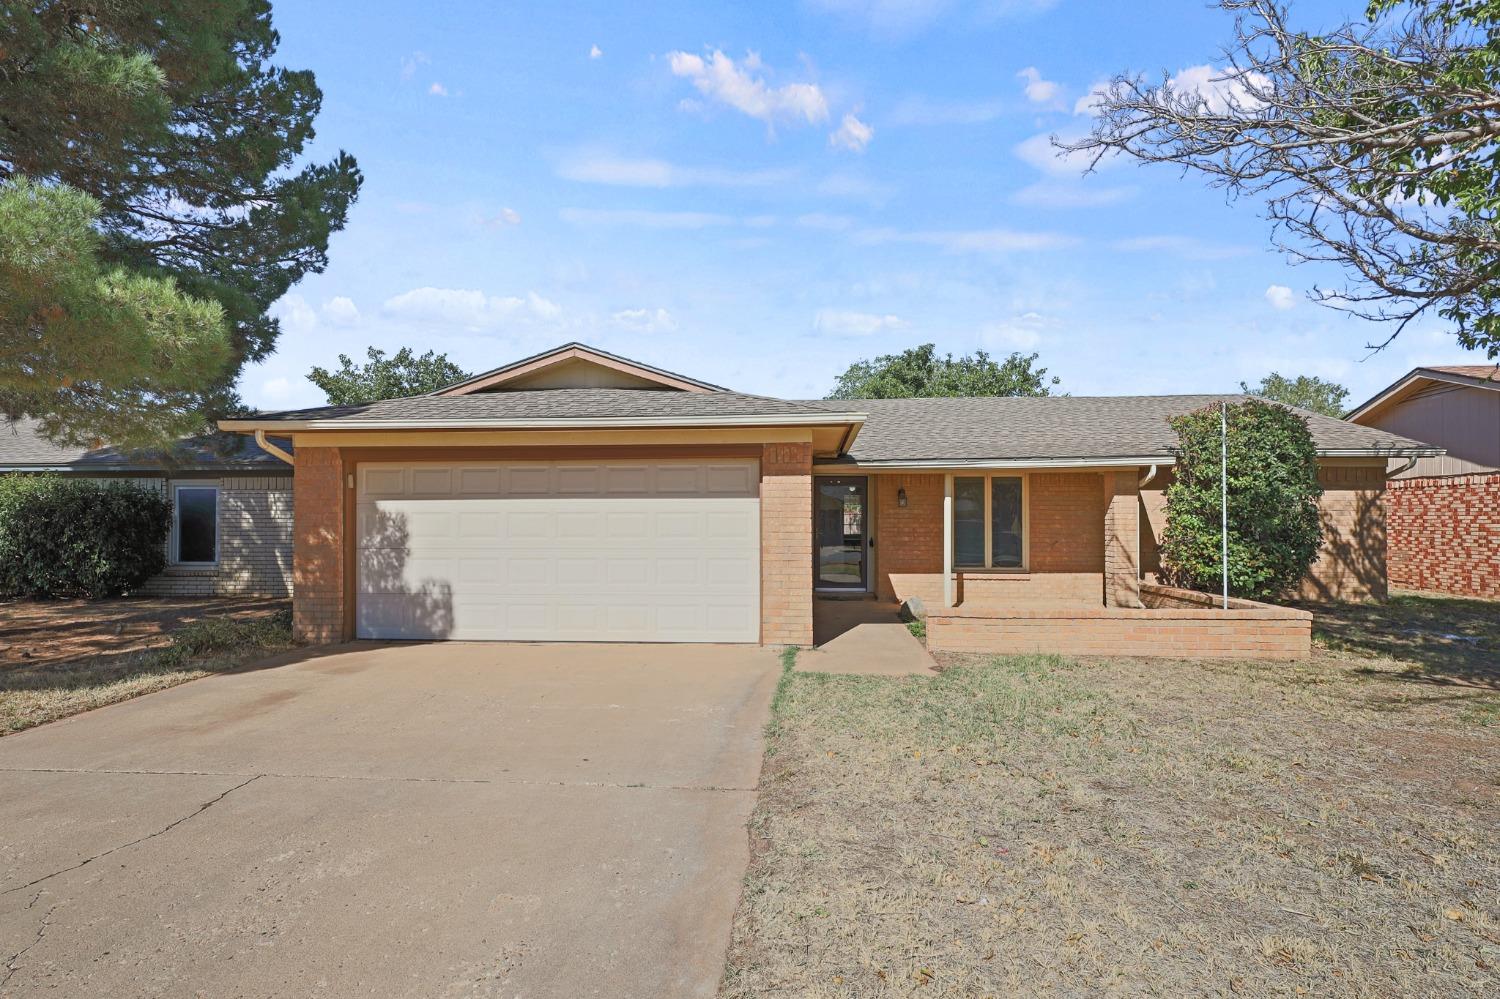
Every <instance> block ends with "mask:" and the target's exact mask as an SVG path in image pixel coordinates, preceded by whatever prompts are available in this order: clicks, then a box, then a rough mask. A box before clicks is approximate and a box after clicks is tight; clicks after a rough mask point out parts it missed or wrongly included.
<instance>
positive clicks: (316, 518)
mask: <svg viewBox="0 0 1500 999" xmlns="http://www.w3.org/2000/svg"><path fill="white" fill-rule="evenodd" d="M296 458H297V466H296V468H297V472H296V475H295V476H294V477H293V478H292V520H293V531H294V534H293V548H292V632H293V634H295V635H296V637H297V639H298V640H299V641H303V642H309V643H312V644H314V645H327V644H330V643H333V642H341V641H343V640H344V568H345V567H344V530H345V525H344V482H343V479H344V474H343V471H344V463H343V459H342V458H341V457H340V455H339V449H338V448H333V447H306V446H304V447H299V448H297V453H296Z"/></svg>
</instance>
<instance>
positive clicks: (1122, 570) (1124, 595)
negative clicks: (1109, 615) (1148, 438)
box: [1104, 469, 1141, 607]
mask: <svg viewBox="0 0 1500 999" xmlns="http://www.w3.org/2000/svg"><path fill="white" fill-rule="evenodd" d="M1138 474H1139V473H1138V472H1137V471H1136V470H1135V469H1127V470H1125V471H1121V472H1105V473H1104V605H1105V606H1106V607H1139V606H1141V554H1140V553H1141V542H1140V537H1141V520H1140V517H1141V500H1140V491H1139V487H1138V485H1137V482H1138V479H1137V476H1138Z"/></svg>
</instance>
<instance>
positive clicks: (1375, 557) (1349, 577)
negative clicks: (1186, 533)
mask: <svg viewBox="0 0 1500 999" xmlns="http://www.w3.org/2000/svg"><path fill="white" fill-rule="evenodd" d="M1171 480H1172V473H1171V470H1170V469H1163V470H1162V471H1161V472H1160V473H1159V474H1158V475H1157V477H1156V479H1155V480H1153V481H1152V483H1151V485H1152V487H1153V488H1151V489H1147V490H1143V491H1142V492H1141V513H1142V516H1143V518H1144V520H1143V521H1142V524H1141V568H1142V571H1143V572H1144V573H1145V574H1146V577H1147V579H1155V578H1156V577H1157V574H1158V573H1159V572H1160V571H1161V557H1160V549H1159V545H1160V540H1161V535H1162V531H1163V530H1164V529H1165V528H1166V524H1167V501H1166V487H1167V485H1168V484H1169V483H1170V482H1171ZM1318 481H1319V482H1321V483H1322V485H1323V498H1322V500H1321V501H1320V503H1319V510H1320V512H1321V515H1322V523H1323V549H1322V551H1321V553H1320V554H1319V556H1318V561H1316V562H1314V563H1313V567H1312V569H1311V570H1310V571H1309V572H1308V574H1307V579H1306V581H1305V582H1304V583H1303V585H1302V587H1301V588H1300V590H1299V591H1298V594H1297V595H1298V596H1299V597H1300V598H1302V599H1305V600H1371V599H1376V600H1379V599H1384V597H1385V595H1386V584H1385V580H1386V569H1385V558H1386V556H1385V552H1386V527H1385V510H1384V496H1385V484H1386V483H1385V466H1384V465H1325V466H1323V467H1322V468H1321V469H1320V470H1319V472H1318Z"/></svg>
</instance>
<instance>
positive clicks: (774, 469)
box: [760, 444, 813, 645]
mask: <svg viewBox="0 0 1500 999" xmlns="http://www.w3.org/2000/svg"><path fill="white" fill-rule="evenodd" d="M812 511H813V507H812V445H811V444H767V445H765V446H764V448H763V449H762V453H761V462H760V640H761V642H762V643H764V644H766V645H811V644H812V642H813V618H812V602H813V578H812Z"/></svg>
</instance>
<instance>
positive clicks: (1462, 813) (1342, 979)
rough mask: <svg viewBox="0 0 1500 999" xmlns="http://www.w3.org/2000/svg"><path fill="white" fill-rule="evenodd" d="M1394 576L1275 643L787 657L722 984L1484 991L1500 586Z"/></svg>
mask: <svg viewBox="0 0 1500 999" xmlns="http://www.w3.org/2000/svg"><path fill="white" fill-rule="evenodd" d="M1409 599H1410V600H1412V601H1416V602H1415V603H1411V604H1409V606H1408V607H1407V608H1406V610H1405V611H1404V612H1402V611H1401V608H1400V606H1399V605H1397V607H1396V610H1395V611H1392V610H1391V609H1390V608H1389V605H1388V607H1387V609H1386V610H1385V611H1384V613H1385V614H1386V617H1385V618H1383V619H1382V620H1380V621H1378V622H1372V620H1371V617H1370V615H1369V612H1367V611H1364V610H1359V609H1352V610H1349V611H1348V613H1347V616H1340V614H1341V613H1342V612H1341V610H1340V609H1337V608H1335V609H1322V610H1321V611H1320V620H1319V637H1318V642H1317V645H1318V648H1317V652H1316V654H1315V655H1314V657H1313V658H1312V659H1311V660H1309V661H1308V662H1306V663H1297V664H1292V665H1290V666H1288V665H1267V664H1257V663H1198V662H1174V661H1160V660H1097V661H1070V660H1063V659H1059V658H1055V657H1017V658H1005V659H984V658H977V657H976V658H969V659H961V658H956V657H947V658H946V662H945V665H946V666H947V667H948V668H947V670H946V671H945V672H944V673H943V674H942V675H940V676H938V677H935V678H924V677H911V678H899V679H892V678H881V677H849V676H837V677H835V676H827V675H819V674H802V673H799V674H795V675H793V676H792V677H790V679H789V680H788V681H787V686H786V688H785V691H784V694H783V696H782V697H781V699H780V701H779V705H778V713H777V719H776V721H775V722H774V723H773V726H772V729H771V731H770V732H769V733H768V737H769V741H768V755H767V760H766V768H765V772H764V775H763V778H762V794H761V799H760V804H759V806H758V809H757V812H756V814H755V817H754V819H753V824H752V833H753V842H754V844H755V859H754V860H753V862H752V865H751V869H750V872H749V875H748V879H747V883H746V893H745V898H744V901H743V903H742V905H741V910H740V913H739V916H738V918H737V921H736V925H735V933H734V942H733V945H732V949H731V953H730V960H729V966H728V970H727V972H726V977H725V979H724V983H723V987H722V994H723V995H725V996H733V997H741V996H745V997H748V996H768V995H797V996H813V997H822V996H905V995H919V996H984V995H996V996H998V995H1077V994H1095V993H1122V994H1145V995H1163V996H1168V995H1224V996H1246V995H1248V996H1270V995H1298V994H1308V995H1335V996H1374V995H1380V996H1387V995H1406V996H1455V995H1457V996H1464V995H1483V994H1493V993H1494V992H1495V990H1496V989H1497V988H1500V971H1497V968H1500V898H1497V892H1500V846H1497V844H1500V778H1497V774H1500V726H1497V725H1496V724H1494V722H1493V719H1491V718H1490V717H1489V715H1488V713H1487V710H1486V708H1485V707H1484V706H1485V705H1486V704H1487V703H1489V702H1490V700H1491V699H1492V698H1493V697H1494V696H1495V693H1494V690H1493V688H1492V687H1490V686H1488V685H1487V684H1486V682H1484V680H1483V675H1484V673H1485V670H1484V669H1483V668H1482V667H1484V665H1485V662H1484V658H1483V655H1482V654H1481V653H1483V652H1484V651H1485V650H1486V649H1488V648H1492V646H1490V645H1489V644H1487V643H1492V642H1493V632H1492V630H1491V629H1492V628H1493V627H1494V625H1495V622H1494V620H1493V618H1491V617H1489V616H1488V615H1489V614H1490V612H1491V611H1492V609H1493V607H1494V605H1490V606H1489V607H1479V608H1477V609H1473V610H1472V613H1468V614H1466V613H1465V612H1464V611H1463V608H1461V607H1455V606H1453V605H1451V604H1446V605H1444V606H1433V605H1432V603H1430V602H1425V601H1424V599H1423V598H1409ZM1462 603H1467V602H1462ZM1438 623H1440V624H1441V627H1442V629H1443V630H1441V631H1440V632H1439V633H1438V634H1437V635H1436V637H1433V636H1427V635H1425V634H1418V633H1411V634H1407V633H1405V632H1403V631H1402V630H1401V629H1406V628H1412V629H1416V630H1417V631H1425V630H1427V629H1428V625H1429V624H1438ZM1386 632H1389V633H1390V635H1392V636H1398V635H1399V636H1401V637H1399V638H1397V637H1384V634H1385V633H1386ZM1468 634H1477V635H1478V636H1479V638H1480V641H1479V642H1477V643H1471V642H1466V641H1459V640H1455V639H1453V638H1447V637H1443V636H1451V635H1468ZM1435 643H1436V645H1435ZM1443 646H1446V647H1451V648H1454V649H1457V650H1459V656H1458V658H1457V660H1456V661H1455V660H1453V659H1449V658H1445V657H1443V656H1441V655H1439V654H1437V653H1436V652H1435V651H1434V648H1435V647H1443ZM1493 648H1500V643H1495V645H1494V646H1493ZM1471 650H1472V651H1474V653H1475V654H1474V655H1473V656H1470V655H1469V652H1470V651H1471ZM1491 654H1492V653H1491ZM1476 667H1481V668H1477V669H1476Z"/></svg>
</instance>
